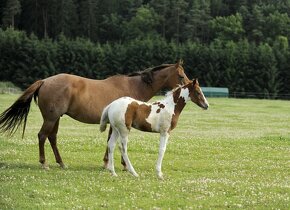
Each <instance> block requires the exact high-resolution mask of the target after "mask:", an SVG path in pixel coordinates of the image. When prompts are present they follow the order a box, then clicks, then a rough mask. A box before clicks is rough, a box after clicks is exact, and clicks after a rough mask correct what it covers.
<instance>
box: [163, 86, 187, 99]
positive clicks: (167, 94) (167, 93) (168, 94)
mask: <svg viewBox="0 0 290 210" xmlns="http://www.w3.org/2000/svg"><path fill="white" fill-rule="evenodd" d="M184 86H185V85H180V84H178V86H177V87H176V88H174V89H172V90H169V91H168V92H166V94H165V96H166V97H167V96H170V95H172V94H173V93H174V92H175V91H177V90H178V89H180V88H182V87H184Z"/></svg>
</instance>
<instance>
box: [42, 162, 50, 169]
mask: <svg viewBox="0 0 290 210" xmlns="http://www.w3.org/2000/svg"><path fill="white" fill-rule="evenodd" d="M41 168H42V169H44V170H49V166H48V165H47V164H45V163H43V164H41Z"/></svg>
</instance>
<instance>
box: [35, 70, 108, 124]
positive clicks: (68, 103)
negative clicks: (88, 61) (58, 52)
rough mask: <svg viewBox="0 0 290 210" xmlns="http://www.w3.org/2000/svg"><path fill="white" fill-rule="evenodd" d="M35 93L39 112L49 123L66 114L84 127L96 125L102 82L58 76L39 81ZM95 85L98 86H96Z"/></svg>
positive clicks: (70, 76)
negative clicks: (86, 124)
mask: <svg viewBox="0 0 290 210" xmlns="http://www.w3.org/2000/svg"><path fill="white" fill-rule="evenodd" d="M43 81H44V83H43V85H42V87H41V88H40V90H39V93H38V97H39V99H38V103H39V108H40V110H41V112H42V115H43V117H44V118H46V119H49V118H51V120H53V119H55V118H59V117H60V116H61V115H63V114H67V115H69V116H71V117H72V118H74V119H76V120H78V121H81V122H85V123H98V122H99V120H100V115H101V110H102V108H103V106H104V105H102V107H98V105H99V104H101V103H98V102H99V101H100V98H101V97H100V96H98V94H100V93H102V90H100V89H101V87H102V80H92V79H87V78H84V77H80V76H75V75H70V74H58V75H54V76H51V77H48V78H46V79H44V80H43ZM97 83H98V85H97Z"/></svg>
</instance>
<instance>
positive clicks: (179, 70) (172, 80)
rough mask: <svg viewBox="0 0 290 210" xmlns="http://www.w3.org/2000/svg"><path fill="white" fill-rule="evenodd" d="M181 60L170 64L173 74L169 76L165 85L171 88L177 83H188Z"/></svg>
mask: <svg viewBox="0 0 290 210" xmlns="http://www.w3.org/2000/svg"><path fill="white" fill-rule="evenodd" d="M182 64H183V61H182V60H179V61H178V62H177V63H176V64H174V65H173V66H172V68H174V70H173V71H174V72H173V74H171V76H169V79H168V82H167V86H168V87H169V88H171V89H173V88H175V87H176V86H177V85H178V84H180V85H184V84H188V83H190V79H188V77H187V76H186V74H185V72H184V69H183V67H182Z"/></svg>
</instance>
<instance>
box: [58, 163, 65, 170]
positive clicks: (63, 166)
mask: <svg viewBox="0 0 290 210" xmlns="http://www.w3.org/2000/svg"><path fill="white" fill-rule="evenodd" d="M59 166H60V168H61V169H67V166H66V165H64V164H63V163H59Z"/></svg>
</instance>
